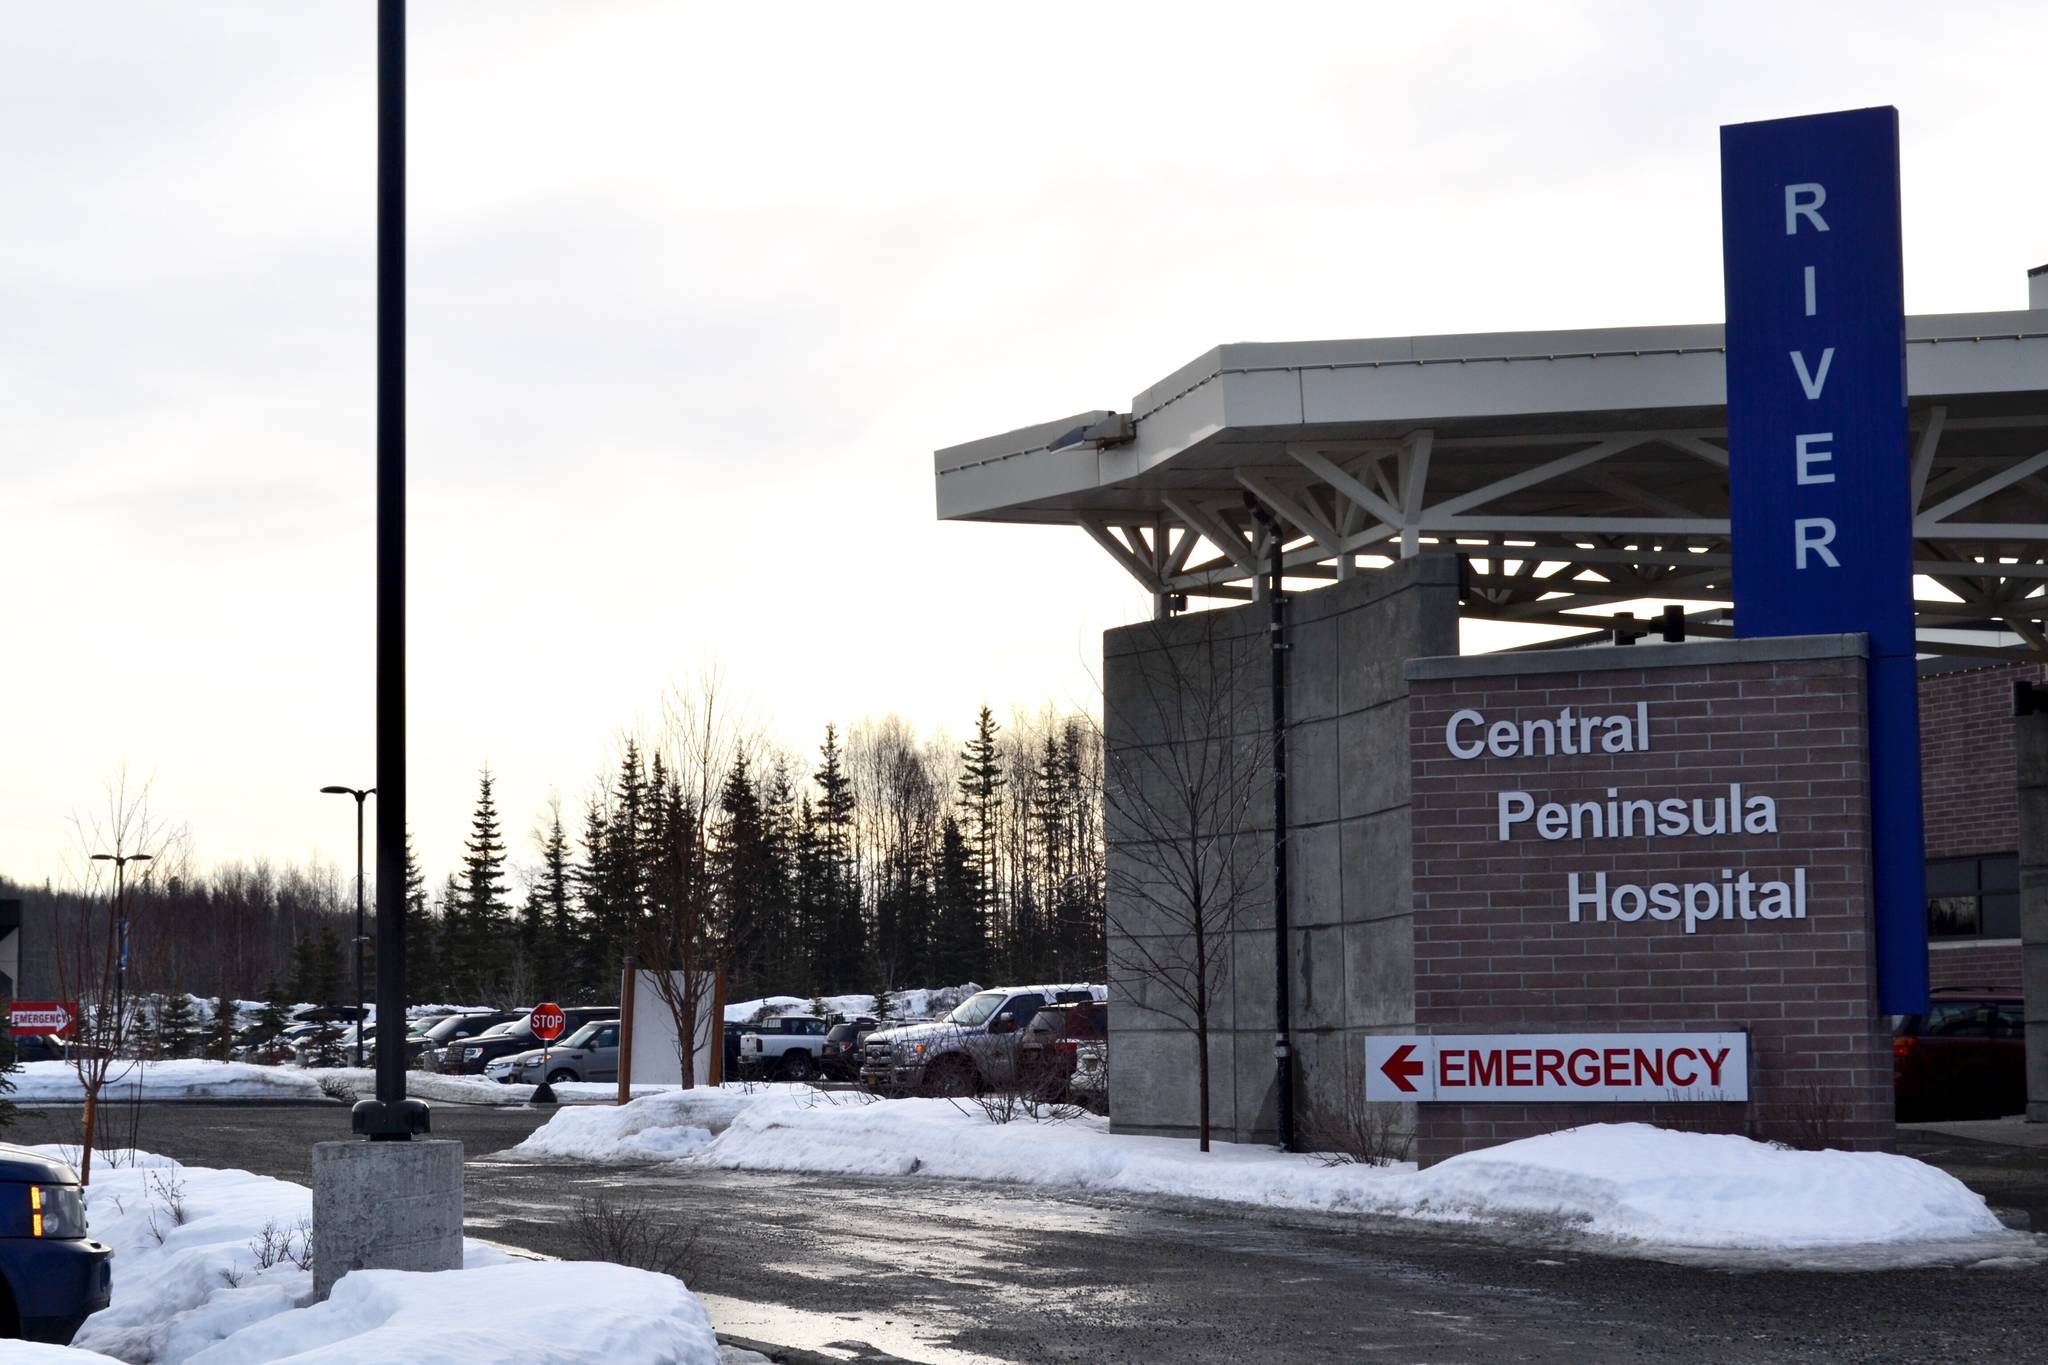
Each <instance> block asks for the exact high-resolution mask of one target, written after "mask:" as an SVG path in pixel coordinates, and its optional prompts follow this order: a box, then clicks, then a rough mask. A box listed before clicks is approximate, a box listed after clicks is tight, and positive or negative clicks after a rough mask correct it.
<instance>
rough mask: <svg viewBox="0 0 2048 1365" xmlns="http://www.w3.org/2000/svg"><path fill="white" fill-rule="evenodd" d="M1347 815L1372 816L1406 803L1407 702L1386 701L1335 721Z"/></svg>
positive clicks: (1343, 800)
mask: <svg viewBox="0 0 2048 1365" xmlns="http://www.w3.org/2000/svg"><path fill="white" fill-rule="evenodd" d="M1337 731H1338V741H1339V744H1340V745H1341V747H1342V755H1341V758H1340V760H1339V761H1340V762H1341V763H1342V764H1343V768H1342V771H1341V774H1340V776H1339V779H1338V781H1339V784H1340V802H1341V809H1342V811H1343V814H1344V816H1345V817H1346V818H1347V819H1348V818H1350V817H1352V816H1355V815H1371V814H1373V813H1375V812H1378V811H1384V810H1391V809H1393V808H1394V807H1397V806H1406V805H1407V804H1408V785H1409V783H1408V704H1407V703H1406V702H1405V701H1395V702H1388V703H1386V704H1385V705H1383V706H1375V707H1373V708H1372V709H1371V710H1368V711H1356V712H1353V713H1352V714H1350V715H1347V716H1343V717H1340V718H1339V719H1338V721H1337Z"/></svg>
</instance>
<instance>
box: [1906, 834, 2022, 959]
mask: <svg viewBox="0 0 2048 1365" xmlns="http://www.w3.org/2000/svg"><path fill="white" fill-rule="evenodd" d="M1927 936H1928V937H1929V938H1943V939H1968V938H2018V937H2019V936H2020V860H2019V858H2018V857H2017V856H2016V855H2014V854H2011V853H2005V854H1999V855H1997V856H1995V857H1990V858H1943V859H1940V860H1938V861H1933V862H1929V863H1928V864H1927Z"/></svg>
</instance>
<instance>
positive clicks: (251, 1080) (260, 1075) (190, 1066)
mask: <svg viewBox="0 0 2048 1365" xmlns="http://www.w3.org/2000/svg"><path fill="white" fill-rule="evenodd" d="M11 1079H12V1080H13V1081H14V1090H15V1093H14V1094H13V1095H11V1096H9V1098H10V1099H12V1100H13V1101H14V1102H15V1103H16V1104H79V1103H82V1102H83V1101H84V1099H85V1092H84V1089H83V1088H82V1087H81V1086H80V1085H79V1084H78V1072H77V1071H76V1070H75V1069H74V1068H73V1067H72V1065H71V1063H69V1062H25V1063H23V1064H22V1068H21V1070H20V1071H19V1072H18V1073H15V1074H14V1075H12V1076H11ZM138 1092H139V1094H140V1097H141V1098H142V1099H145V1100H317V1099H321V1098H323V1096H322V1095H321V1093H320V1083H319V1082H318V1081H316V1080H314V1079H313V1078H312V1077H311V1076H310V1075H308V1074H307V1073H306V1072H303V1071H297V1070H286V1069H282V1068H279V1067H272V1066H254V1065H251V1064H250V1063H248V1062H212V1061H205V1060H202V1059H200V1058H184V1059H179V1060H174V1061H163V1062H116V1063H114V1066H113V1069H112V1070H111V1071H110V1072H109V1073H108V1077H107V1083H106V1086H105V1088H104V1089H102V1090H101V1091H100V1100H101V1102H102V1103H109V1104H111V1103H116V1102H119V1101H122V1100H132V1099H135V1098H136V1097H137V1095H138Z"/></svg>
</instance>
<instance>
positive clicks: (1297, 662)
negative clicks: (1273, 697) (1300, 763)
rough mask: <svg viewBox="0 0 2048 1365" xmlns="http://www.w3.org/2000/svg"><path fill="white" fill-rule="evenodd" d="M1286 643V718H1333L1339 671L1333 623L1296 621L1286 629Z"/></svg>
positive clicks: (1338, 657) (1336, 638)
mask: <svg viewBox="0 0 2048 1365" xmlns="http://www.w3.org/2000/svg"><path fill="white" fill-rule="evenodd" d="M1287 643H1288V644H1289V645H1290V646H1292V647H1291V648H1290V649H1289V650H1288V651H1287V719H1288V720H1289V721H1316V720H1329V719H1333V718H1334V717H1335V716H1336V714H1337V692H1338V683H1337V679H1338V674H1339V673H1340V671H1341V656H1340V655H1339V653H1338V647H1337V645H1338V627H1337V623H1336V622H1335V621H1327V620H1324V621H1306V622H1302V621H1299V620H1297V621H1296V622H1293V623H1290V625H1289V627H1288V632H1287ZM1289 743H1290V744H1291V743H1292V740H1291V739H1290V741H1289Z"/></svg>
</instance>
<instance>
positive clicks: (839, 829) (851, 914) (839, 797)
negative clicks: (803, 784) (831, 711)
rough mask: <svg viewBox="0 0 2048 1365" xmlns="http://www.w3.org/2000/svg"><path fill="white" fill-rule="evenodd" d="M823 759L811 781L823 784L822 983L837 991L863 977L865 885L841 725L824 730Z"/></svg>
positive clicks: (820, 826) (820, 828)
mask: <svg viewBox="0 0 2048 1365" xmlns="http://www.w3.org/2000/svg"><path fill="white" fill-rule="evenodd" d="M818 753H819V755H820V758H821V761H820V763H819V765H818V771H817V772H816V773H814V774H812V778H811V780H812V781H814V782H816V783H817V784H818V852H819V862H820V864H821V871H822V873H823V878H822V880H823V886H822V887H821V891H822V901H823V904H822V906H821V910H822V918H823V920H824V927H825V948H824V957H825V960H824V963H823V967H824V972H823V978H824V979H823V982H822V983H820V982H813V983H812V984H813V986H817V985H820V984H822V985H824V986H826V987H828V988H829V989H831V990H833V991H835V992H837V991H844V990H847V989H850V988H852V987H853V986H854V985H855V984H856V983H857V982H858V980H859V978H860V977H861V976H862V975H863V974H864V972H863V967H864V965H865V964H864V962H863V957H864V954H863V952H862V947H863V945H862V943H861V922H860V884H859V883H858V882H857V881H856V880H855V879H854V875H853V782H852V780H851V779H849V778H848V777H847V775H846V768H845V765H844V764H843V763H842V762H841V761H840V752H839V734H838V730H837V729H836V727H834V726H831V725H827V726H826V727H825V742H824V744H822V745H820V746H819V749H818Z"/></svg>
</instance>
